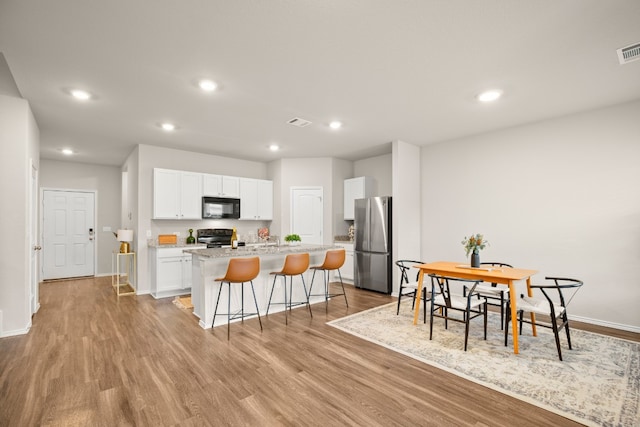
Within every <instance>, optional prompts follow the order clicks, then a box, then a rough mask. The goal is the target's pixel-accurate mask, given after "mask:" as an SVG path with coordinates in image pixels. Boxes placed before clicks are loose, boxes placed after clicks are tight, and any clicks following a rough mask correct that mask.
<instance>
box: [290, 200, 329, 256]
mask: <svg viewBox="0 0 640 427" xmlns="http://www.w3.org/2000/svg"><path fill="white" fill-rule="evenodd" d="M322 200H323V198H322V187H304V188H296V187H292V188H291V233H293V234H298V235H299V236H300V238H301V239H302V243H310V244H317V245H321V244H322V231H323V230H322V228H323V226H322V221H323V216H322V210H323V203H322Z"/></svg>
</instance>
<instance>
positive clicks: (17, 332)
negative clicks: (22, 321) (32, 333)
mask: <svg viewBox="0 0 640 427" xmlns="http://www.w3.org/2000/svg"><path fill="white" fill-rule="evenodd" d="M1 314H2V312H0V315H1ZM0 317H1V316H0ZM30 329H31V320H29V324H27V327H26V328H23V329H14V330H13V331H5V330H2V329H0V338H6V337H15V336H16V335H26V334H28V333H29V330H30Z"/></svg>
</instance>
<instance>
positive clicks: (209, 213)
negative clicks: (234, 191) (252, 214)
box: [202, 196, 240, 219]
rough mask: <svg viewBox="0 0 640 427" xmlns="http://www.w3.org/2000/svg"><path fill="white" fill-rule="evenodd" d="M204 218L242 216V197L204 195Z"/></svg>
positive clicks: (233, 217)
mask: <svg viewBox="0 0 640 427" xmlns="http://www.w3.org/2000/svg"><path fill="white" fill-rule="evenodd" d="M202 218H203V219H222V218H231V219H238V218H240V199H227V198H225V197H207V196H205V197H203V198H202Z"/></svg>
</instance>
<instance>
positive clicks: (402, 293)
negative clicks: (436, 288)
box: [396, 259, 431, 323]
mask: <svg viewBox="0 0 640 427" xmlns="http://www.w3.org/2000/svg"><path fill="white" fill-rule="evenodd" d="M420 264H425V263H424V262H422V261H412V260H408V259H401V260H398V261H396V265H397V266H398V268H400V288H399V290H398V308H397V310H396V316H397V315H398V314H400V301H401V300H402V297H411V298H412V299H413V302H412V303H411V310H413V309H414V307H415V305H416V294H417V292H418V276H419V275H420V271H419V270H417V269H415V268H414V267H415V266H416V265H420ZM411 270H415V273H416V278H415V280H413V281H410V280H409V277H413V274H412V272H411ZM430 300H431V293H430V287H428V286H424V284H423V286H422V302H423V309H424V312H423V316H424V319H423V322H424V323H427V302H428V301H430Z"/></svg>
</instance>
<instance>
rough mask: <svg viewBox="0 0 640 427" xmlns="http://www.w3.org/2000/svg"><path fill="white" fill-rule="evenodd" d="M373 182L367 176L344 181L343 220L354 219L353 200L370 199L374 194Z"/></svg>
mask: <svg viewBox="0 0 640 427" xmlns="http://www.w3.org/2000/svg"><path fill="white" fill-rule="evenodd" d="M374 187H375V181H374V179H373V178H371V177H368V176H360V177H358V178H351V179H345V180H344V219H346V220H352V219H354V218H355V203H354V202H355V200H356V199H364V198H366V197H372V196H373V195H374V194H375V188H374Z"/></svg>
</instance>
